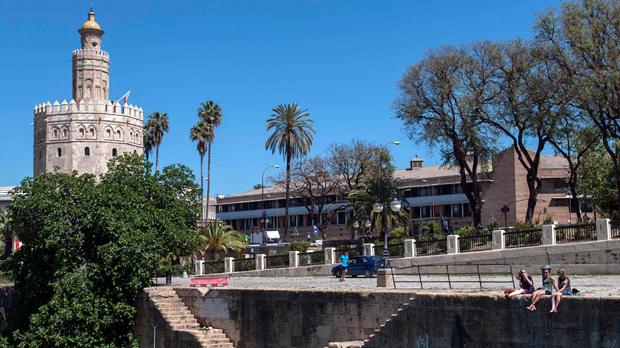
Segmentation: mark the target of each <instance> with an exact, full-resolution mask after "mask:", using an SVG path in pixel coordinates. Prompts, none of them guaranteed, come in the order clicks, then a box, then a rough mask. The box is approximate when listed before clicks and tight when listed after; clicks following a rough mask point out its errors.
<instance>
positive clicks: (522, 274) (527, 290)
mask: <svg viewBox="0 0 620 348" xmlns="http://www.w3.org/2000/svg"><path fill="white" fill-rule="evenodd" d="M517 280H518V281H519V287H520V289H517V290H514V291H513V292H511V293H509V294H507V295H506V298H508V297H513V296H516V295H521V294H527V295H530V294H532V293H533V292H534V291H535V290H536V289H535V288H534V278H532V276H531V275H529V274H527V271H526V270H524V269H522V270H520V271H519V273H518V274H517Z"/></svg>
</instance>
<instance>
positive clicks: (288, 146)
mask: <svg viewBox="0 0 620 348" xmlns="http://www.w3.org/2000/svg"><path fill="white" fill-rule="evenodd" d="M272 111H273V114H272V115H271V117H270V118H268V119H267V131H272V133H271V135H269V137H268V138H267V141H266V142H265V149H266V150H271V153H272V154H273V153H276V151H278V152H279V153H280V154H281V155H282V156H283V157H284V159H285V160H286V208H285V210H284V215H285V221H284V239H285V240H286V235H287V233H288V227H289V218H288V208H289V194H290V186H291V161H292V160H294V159H296V158H300V157H303V156H305V155H306V154H307V153H308V152H309V151H310V148H311V147H312V139H313V135H314V134H316V131H315V130H314V128H313V127H312V123H313V121H312V119H311V118H310V113H309V112H308V110H307V109H301V108H300V107H299V105H298V104H297V103H292V104H280V105H278V106H276V107H275V108H274V109H273V110H272Z"/></svg>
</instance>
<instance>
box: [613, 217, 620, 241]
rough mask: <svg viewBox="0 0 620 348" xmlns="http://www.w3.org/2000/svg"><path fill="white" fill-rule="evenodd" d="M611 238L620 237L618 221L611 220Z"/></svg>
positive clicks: (619, 222)
mask: <svg viewBox="0 0 620 348" xmlns="http://www.w3.org/2000/svg"><path fill="white" fill-rule="evenodd" d="M611 238H620V221H612V222H611Z"/></svg>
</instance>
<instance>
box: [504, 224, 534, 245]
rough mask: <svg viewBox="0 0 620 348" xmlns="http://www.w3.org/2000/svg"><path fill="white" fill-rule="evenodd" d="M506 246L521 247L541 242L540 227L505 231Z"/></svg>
mask: <svg viewBox="0 0 620 348" xmlns="http://www.w3.org/2000/svg"><path fill="white" fill-rule="evenodd" d="M504 236H505V242H506V248H522V247H528V246H537V245H541V244H542V228H534V229H531V230H522V231H512V232H505V233H504Z"/></svg>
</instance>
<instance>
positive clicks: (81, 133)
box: [80, 128, 86, 138]
mask: <svg viewBox="0 0 620 348" xmlns="http://www.w3.org/2000/svg"><path fill="white" fill-rule="evenodd" d="M85 132H86V131H85V130H84V128H80V137H82V138H84V135H85V134H86V133H85Z"/></svg>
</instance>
